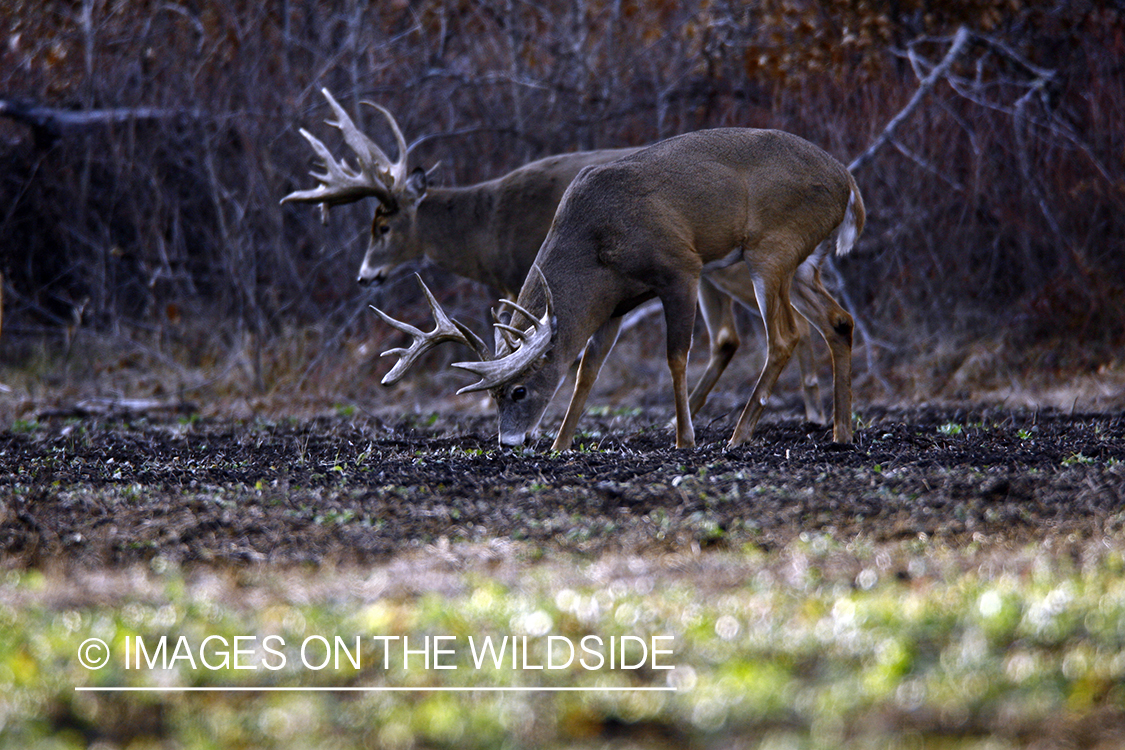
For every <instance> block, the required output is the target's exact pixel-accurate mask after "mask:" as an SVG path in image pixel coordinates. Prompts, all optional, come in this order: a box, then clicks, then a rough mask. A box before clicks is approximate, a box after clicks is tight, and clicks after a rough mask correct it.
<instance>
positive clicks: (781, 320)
mask: <svg viewBox="0 0 1125 750" xmlns="http://www.w3.org/2000/svg"><path fill="white" fill-rule="evenodd" d="M864 218H865V214H864V206H863V199H862V197H861V196H860V193H859V189H858V188H857V186H856V184H855V180H854V179H852V176H851V174H850V173H849V172H848V170H847V168H846V167H844V165H843V164H841V163H840V162H839V161H837V160H836V159H834V158H833V157H832V156H830V155H829V154H828V153H826V152H825V151H823V150H821V149H820V148H818V147H816V146H814V145H813V144H811V143H809V142H808V141H805V140H803V139H801V138H798V137H797V136H794V135H790V134H788V133H783V132H780V131H775V130H751V129H737V128H731V129H719V130H706V131H699V132H696V133H689V134H687V135H682V136H678V137H675V138H671V139H669V140H666V141H662V142H661V143H658V144H656V145H653V146H650V147H648V148H646V149H643V150H641V151H638V152H636V153H635V154H632V155H630V156H626V157H624V158H621V159H619V160H617V161H615V162H612V163H610V164H606V165H602V166H597V167H589V168H587V169H585V170H583V171H582V173H581V174H579V175H578V177H577V178H576V179H575V180H574V182H573V183H572V184H571V186H570V188H569V189H568V190H567V192H566V194H565V195H564V197H563V199H562V202H561V203H560V205H559V208H558V212H557V214H556V216H555V220H554V223H553V224H552V226H551V229H550V231H549V233H548V234H547V237H546V239H545V240H544V242H543V246H542V248H541V249H540V250H539V253H538V255H537V256H536V259H535V263H534V265H533V267H532V272H531V273H530V274H529V275H528V277H527V279H526V281H525V282H524V285H523V287H522V289H521V291H520V294H519V298H518V299H517V301H516V302H508V301H502V303H501V304H502V305H503V304H506V305H508V306H510V307H511V308H512V310H513V311H514V313H513V316H512V319H511V320H510V321H508V322H497V324H496V331H497V334H498V335H497V351H496V354H495V356H492V355H490V354H489V353H488V351H487V350H486V349H485V347H484V345H483V344H482V343H481V341H480V339H479V338H477V337H476V336H473V335H472V334H471V333H470V332H469V331H468V330H467V329H466V328H465V327H464V326H463V325H461V324H460V323H457V322H456V321H453V320H451V319H449V318H448V317H447V316H446V315H445V314H444V313H443V312H442V311H441V309H440V308H439V307H438V305H437V302H436V301H435V300H434V299H433V297H432V295H430V296H429V299H430V304H431V306H432V307H433V309H434V314H435V316H436V317H437V319H438V325H437V327H436V328H435V330H434V331H433V332H431V333H422V332H421V331H419V330H417V329H414V328H412V327H410V326H406V325H405V324H402V323H398V322H397V321H394V320H393V319H391V318H390V317H389V316H387V315H386V314H384V313H382V312H380V313H379V314H380V316H381V317H383V319H384V320H387V321H388V322H390V323H392V324H394V325H396V326H398V327H399V328H401V329H402V330H405V331H408V332H409V333H411V335H412V336H413V337H414V339H415V340H414V343H413V344H412V346H411V347H410V349H408V350H395V352H394V353H398V354H400V355H402V360H401V361H400V364H404V363H406V362H408V361H412V359H413V357H414V353H415V352H416V351H418V350H420V349H421V348H423V347H425V346H426V345H427V342H430V341H435V342H436V341H441V340H459V341H462V342H463V343H466V344H468V345H470V346H472V347H473V348H474V350H475V351H476V352H477V354H478V356H479V357H480V359H481V360H482V361H480V362H459V363H455V364H454V367H458V368H461V369H464V370H467V371H469V372H472V373H474V374H475V375H477V376H478V377H479V378H480V381H479V382H477V383H476V384H474V385H470V386H467V387H466V388H462V389H461V391H460V392H466V391H479V390H489V391H491V393H492V395H493V396H494V398H495V399H496V401H497V404H498V410H499V433H500V442H501V444H502V445H519V444H522V443H524V442H525V441H526V440H527V438H528V436H529V435H531V434H532V433H533V432H534V431H535V430H536V429H537V427H538V424H539V422H540V420H541V419H542V416H543V412H544V410H545V409H546V407H547V404H548V402H549V401H550V400H551V397H552V396H553V394H554V393H555V391H556V389H557V388H558V386H559V384H560V382H561V380H562V377H563V375H564V374H565V372H566V369H567V367H568V366H569V364H570V362H571V361H572V360H573V359H574V357H575V356H576V355H577V354H578V353H579V352H580V351H582V350H583V347H585V352H584V353H583V356H582V361H581V364H580V366H579V371H578V378H577V382H576V383H575V389H574V395H573V396H572V398H571V402H570V407H569V409H568V410H567V413H566V416H565V417H564V419H563V423H562V425H561V426H560V427H559V431H558V433H557V435H556V437H555V441H554V444H553V446H552V447H553V449H554V450H565V449H567V448H568V447H569V446H570V444H571V441H572V439H573V436H574V431H575V428H576V425H577V421H578V417H579V415H580V414H581V412H582V409H583V406H584V404H585V400H586V397H587V395H588V394H589V391H590V388H591V387H592V385H593V383H594V379H595V378H596V377H597V373H598V370H599V369H600V367H601V364H602V362H603V360H604V358H605V355H606V354H607V353H608V351H609V349H610V347H611V346H612V344H613V341H614V340H615V338H616V336H617V332H618V329H619V327H620V323H621V316H622V315H623V314H624V313H626V312H628V311H629V310H630V309H632V308H633V307H635V306H636V305H637V304H639V303H640V302H642V301H644V300H646V299H649V298H651V297H653V296H655V297H657V298H659V299H660V301H661V302H662V304H663V307H664V318H665V323H666V329H667V357H668V366H669V369H670V370H671V374H672V388H673V392H674V397H675V407H676V445H677V447H681V448H685V447H691V446H693V445H694V444H695V433H694V429H693V427H692V421H691V412H690V408H689V399H688V393H687V384H686V380H685V371H686V367H687V359H688V351H689V349H690V347H691V337H692V328H693V325H694V319H695V306H696V301H697V298H698V294H699V285H700V275H701V274H703V273H705V272H709V271H714V269H717V268H720V267H727V266H732V265H734V264H736V263H739V262H740V261H741V265H744V266H745V268H746V274H745V275H744V276H742V277H739V276H734V275H731V276H728V277H726V278H725V279H724V281H725V282H727V283H725V284H724V286H723V290H724V291H725V292H726V293H728V294H731V295H733V296H735V297H737V298H739V299H741V300H742V301H744V302H748V303H749V302H751V301H752V300H756V302H757V306H758V309H759V310H760V312H761V315H762V320H763V321H764V322H765V328H766V334H767V358H766V363H765V366H764V368H763V370H762V373H761V375H760V376H759V378H758V381H757V383H756V385H755V386H754V390H753V393H752V395H751V397H750V401H749V403H747V405H746V408H745V409H744V410H743V412H742V415H741V416H740V418H739V420H738V424H737V425H736V426H735V429H734V434H733V435H732V436H731V438H730V443H729V444H730V445H731V446H734V445H738V444H740V443H742V442H745V441H746V440H747V439H749V437H750V436H751V434H752V432H753V430H754V427H755V425H756V424H757V422H758V420H759V418H760V417H761V415H762V412H763V410H764V408H765V405H766V402H767V400H768V397H769V393H770V390H771V389H772V388H773V386H774V383H775V382H776V381H777V378H778V375H779V374H780V373H781V370H782V368H783V367H784V366H785V364H786V362H787V361H788V359H789V357H790V356H791V354H792V352H793V349H794V346H795V345H796V343H797V340H798V333H797V326H796V321H795V318H794V315H793V306H792V305H793V304H795V305H796V306H797V307H798V309H799V310H800V312H801V313H802V314H803V315H804V316H805V317H806V318H807V319H808V321H809V322H811V323H812V325H813V326H815V327H816V329H817V330H818V331H820V332H821V334H822V335H823V336H824V338H825V340H826V341H827V342H828V346H829V349H830V351H831V355H832V367H833V414H832V421H833V431H832V435H833V439H834V440H835V441H836V442H838V443H849V442H851V439H852V426H851V346H852V328H853V321H852V317H851V315H849V314H848V313H847V311H845V310H844V309H843V308H842V307H840V305H839V304H837V303H836V301H835V300H834V299H832V297H831V296H830V295H829V294H828V292H827V291H826V290H825V289H824V286H823V285H822V284H821V281H820V263H821V262H822V261H823V259H824V257H825V255H826V254H827V253H829V252H830V251H831V250H832V249H833V247H834V248H835V251H836V253H837V254H841V255H842V254H844V253H847V252H848V251H849V250H850V249H851V248H852V246H853V244H854V243H855V241H856V239H857V238H858V236H859V233H860V232H861V231H862V230H863V224H864ZM713 278H722V277H713ZM740 278H741V279H745V280H746V281H747V282H748V283H746V284H744V285H740V284H739V283H738V282H739V281H740ZM791 293H792V296H791ZM791 303H792V304H791ZM532 310H541V311H543V312H542V314H541V315H540V314H537V313H532V312H531V311H532Z"/></svg>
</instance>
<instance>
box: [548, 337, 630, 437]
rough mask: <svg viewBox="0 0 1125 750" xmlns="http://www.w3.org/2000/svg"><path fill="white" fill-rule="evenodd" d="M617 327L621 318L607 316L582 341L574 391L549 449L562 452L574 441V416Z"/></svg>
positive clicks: (612, 341)
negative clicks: (601, 323) (600, 324)
mask: <svg viewBox="0 0 1125 750" xmlns="http://www.w3.org/2000/svg"><path fill="white" fill-rule="evenodd" d="M620 330H621V318H619V317H618V318H610V319H609V320H607V321H606V322H605V323H604V324H603V325H602V327H601V328H599V329H598V330H597V331H595V332H594V335H593V336H591V337H590V340H589V341H588V342H587V343H586V349H585V351H583V352H582V361H581V362H580V363H579V365H578V375H577V377H576V378H575V381H574V393H573V394H572V395H571V397H570V405H569V406H567V408H566V416H565V417H563V421H562V425H561V426H560V427H559V432H558V434H557V435H555V442H554V444H553V445H551V450H554V451H565V450H569V449H570V446H571V444H572V443H573V442H574V432H575V430H576V429H577V427H578V418H579V417H581V416H582V412H583V410H584V409H585V408H586V398H587V397H588V396H589V395H590V390H591V389H592V388H593V387H594V381H595V380H597V378H598V371H599V370H601V368H602V363H603V362H605V358H606V357H607V356H609V353H610V351H611V350H612V349H613V345H614V344H615V343H616V342H617V334H618V332H619V331H620Z"/></svg>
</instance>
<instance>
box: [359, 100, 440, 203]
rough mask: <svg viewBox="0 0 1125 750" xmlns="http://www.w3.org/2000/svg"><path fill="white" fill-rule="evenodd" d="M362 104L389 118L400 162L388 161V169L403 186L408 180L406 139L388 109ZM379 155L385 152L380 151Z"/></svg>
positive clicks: (384, 155)
mask: <svg viewBox="0 0 1125 750" xmlns="http://www.w3.org/2000/svg"><path fill="white" fill-rule="evenodd" d="M360 104H366V105H367V106H369V107H373V108H374V109H377V110H379V111H380V112H381V113H382V114H383V117H386V118H387V122H388V123H389V124H390V126H391V132H392V133H393V134H394V137H395V145H396V146H398V160H397V161H395V162H393V163H392V162H391V160H390V159H387V168H388V169H389V170H390V173H391V176H392V177H393V178H394V184H395V185H399V184H402V183H403V182H404V181H405V180H406V157H407V153H406V152H407V146H406V138H404V137H403V135H402V131H401V130H400V129H399V127H398V123H397V122H395V118H394V115H392V114H391V113H390V111H389V110H388V109H387V108H386V107H384V106H382V105H381V104H376V103H375V102H368V101H363V102H360ZM379 153H383V152H382V151H380V152H379ZM383 158H384V159H386V154H383ZM431 171H432V170H431Z"/></svg>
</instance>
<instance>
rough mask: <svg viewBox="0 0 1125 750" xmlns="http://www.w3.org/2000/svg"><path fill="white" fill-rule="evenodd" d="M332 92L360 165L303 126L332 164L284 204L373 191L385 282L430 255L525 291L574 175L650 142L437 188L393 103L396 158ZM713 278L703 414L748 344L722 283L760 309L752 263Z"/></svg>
mask: <svg viewBox="0 0 1125 750" xmlns="http://www.w3.org/2000/svg"><path fill="white" fill-rule="evenodd" d="M322 92H323V94H324V97H325V99H326V100H327V101H328V104H329V106H330V107H331V109H332V112H333V114H334V116H335V121H332V120H330V121H329V124H330V125H332V126H333V127H335V128H337V129H339V130H340V132H341V134H342V135H343V137H344V141H345V142H346V143H347V145H348V146H349V148H350V149H351V150H352V152H353V153H354V155H355V159H356V162H357V167H352V166H351V165H349V164H348V163H347V162H346V161H345V160H340V161H339V162H337V161H335V160H334V159H333V157H332V154H331V152H330V150H329V149H328V147H327V146H325V145H324V143H323V142H321V141H320V140H319V139H317V138H316V137H315V136H313V135H312V134H310V133H309V132H307V131H306V130H304V129H301V131H300V132H301V134H302V135H303V136H304V137H305V138H306V139H307V140H308V141H309V143H310V144H311V145H312V147H313V150H314V151H315V152H316V154H317V155H318V156H319V157H320V159H321V160H322V161H323V162H324V166H325V171H324V173H323V174H320V173H317V172H313V176H314V177H316V178H317V180H318V181H319V182H320V184H319V185H318V186H317V187H316V188H313V189H310V190H301V191H296V192H293V193H290V194H289V195H287V196H285V198H283V199H282V203H291V202H303V203H317V204H320V205H321V206H322V208H323V209H324V210H327V208H328V207H329V206H335V205H341V204H344V203H351V202H354V201H358V200H361V199H363V198H367V197H374V198H376V199H377V201H378V203H377V206H376V208H375V216H374V219H373V220H372V223H371V235H370V239H369V241H368V247H367V252H366V254H365V257H364V260H363V265H362V266H361V267H360V270H359V277H358V281H359V282H360V283H361V284H368V283H372V282H375V283H382V282H383V281H385V280H386V279H387V277H388V275H389V274H390V272H391V271H392V270H393V269H394V268H395V267H397V266H399V265H401V264H403V263H406V262H409V261H412V260H416V259H419V258H422V257H426V258H428V259H429V260H430V261H431V262H433V263H434V264H435V265H437V266H438V267H440V268H442V269H444V270H446V271H450V272H452V273H455V274H458V275H460V276H464V277H466V278H470V279H473V280H474V281H479V282H481V283H484V284H486V285H488V286H490V287H492V288H494V289H496V290H498V291H499V292H500V293H501V294H502V295H503V296H504V297H506V298H509V299H515V298H516V296H517V295H518V294H519V290H520V287H521V286H522V285H523V283H524V280H525V279H526V278H527V275H528V271H529V270H530V268H531V265H532V263H533V261H534V260H535V255H536V253H537V252H538V251H539V248H540V246H541V245H542V243H543V239H544V238H545V237H546V235H547V230H548V229H549V228H550V226H551V220H552V219H553V218H554V215H555V209H556V208H557V206H558V204H559V201H560V200H561V199H562V196H563V193H564V192H565V191H566V188H567V187H568V186H569V185H570V183H571V182H572V181H573V180H574V177H575V176H576V175H577V174H578V173H579V172H580V171H581V170H582V169H583V168H585V167H587V166H593V165H599V164H605V163H608V162H611V161H615V160H616V159H618V158H621V157H622V156H626V155H629V154H632V153H634V152H636V151H639V150H640V149H639V148H631V149H611V150H601V151H586V152H579V153H572V154H561V155H558V156H550V157H547V158H545V159H540V160H538V161H534V162H531V163H530V164H526V165H524V166H522V167H520V168H519V169H516V170H515V171H513V172H510V173H508V174H507V175H504V176H503V177H500V178H497V179H495V180H490V181H488V182H482V183H479V184H476V185H470V186H468V187H454V188H437V187H429V186H428V184H427V179H426V171H425V170H424V169H422V168H420V167H419V168H415V169H414V170H410V168H409V166H408V162H407V155H408V150H409V149H408V148H407V146H406V139H405V138H404V137H403V134H402V131H401V129H400V128H399V127H398V123H396V122H395V119H394V117H393V116H392V115H391V114H390V113H389V112H388V111H387V110H386V109H384V108H383V107H380V106H379V105H377V104H372V103H370V102H367V104H369V105H370V106H371V107H374V108H375V109H376V110H378V111H379V112H380V113H381V114H382V115H383V116H384V117H385V118H386V119H387V121H388V123H389V125H390V128H391V131H392V133H393V135H394V139H395V144H396V147H397V153H398V158H397V160H394V161H392V160H391V159H390V158H389V157H388V156H387V155H386V153H385V152H384V151H383V150H382V149H381V148H379V146H377V145H376V144H375V143H374V142H373V141H372V140H371V139H370V138H368V137H367V136H366V135H365V134H364V133H362V132H361V131H360V130H359V128H358V127H356V125H355V123H354V122H353V121H352V119H351V117H350V116H349V115H348V113H347V111H346V110H344V108H343V107H341V106H340V104H339V103H338V102H337V101H336V99H335V98H334V97H333V96H332V94H331V93H329V92H328V90H327V89H322ZM711 278H712V281H714V285H712V283H710V282H709V281H708V280H707V277H705V278H704V279H703V280H702V281H701V283H700V295H699V304H700V307H701V309H702V311H703V317H704V322H705V323H706V325H707V330H708V334H709V340H710V357H709V359H708V364H707V368H706V370H705V371H704V373H703V375H702V376H701V377H700V380H699V383H698V384H697V385H696V387H695V388H694V389H693V390H692V394H691V411H692V413H693V414H694V413H696V412H697V411H699V409H701V408H702V407H703V405H704V403H705V402H706V399H707V396H708V394H709V393H710V392H711V390H712V389H713V388H714V386H715V383H716V382H717V381H718V379H719V376H720V375H721V374H722V372H723V370H725V369H726V367H727V365H728V364H729V363H730V361H731V358H732V357H733V356H734V353H735V352H736V351H737V349H738V347H739V343H740V340H739V336H738V330H737V328H736V326H735V318H734V310H733V306H732V295H730V294H729V293H725V292H723V291H719V289H718V288H717V287H722V288H723V289H738V290H742V291H741V292H739V294H735V295H733V296H734V297H736V298H740V299H743V300H744V301H748V305H749V306H750V307H751V309H755V310H756V309H757V305H756V303H755V301H754V299H753V291H752V286H751V284H750V281H749V276H748V275H747V271H746V269H745V268H743V267H742V266H735V267H732V268H729V269H725V270H719V271H716V272H715V273H714V274H712V275H711ZM746 290H751V291H749V292H747V291H746ZM747 294H749V295H750V296H749V297H747V296H746V295H747ZM798 326H799V330H800V333H801V334H802V335H801V338H800V341H799V343H798V350H797V351H798V361H799V364H800V366H801V372H802V377H801V383H802V394H803V397H804V403H805V414H806V417H807V418H808V419H809V420H810V421H813V422H817V423H820V422H823V415H822V413H821V407H820V392H819V386H818V384H817V380H816V375H815V366H814V360H813V355H812V348H811V345H810V340H809V337H808V335H807V333H808V326H807V324H806V323H805V321H804V319H800V320H799V321H798ZM439 340H448V339H432V340H429V341H428V342H427V343H424V344H420V345H419V346H416V347H414V348H413V350H412V358H411V359H410V360H400V362H399V363H398V364H397V365H396V366H395V367H394V368H392V370H391V371H390V372H389V373H388V374H387V375H386V376H385V377H384V378H383V383H384V384H392V383H394V382H396V381H398V380H399V379H400V378H401V377H402V376H403V375H404V374H405V373H406V371H407V369H408V368H409V366H410V365H411V362H412V361H413V358H416V357H417V356H420V355H421V354H422V353H423V352H424V351H426V350H428V349H429V348H431V347H432V346H433V345H435V344H436V343H438V341H439ZM611 344H612V342H611Z"/></svg>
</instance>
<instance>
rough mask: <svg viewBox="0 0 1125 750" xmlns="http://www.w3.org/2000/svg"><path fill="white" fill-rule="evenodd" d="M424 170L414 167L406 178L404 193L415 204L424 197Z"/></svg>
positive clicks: (425, 182) (425, 183)
mask: <svg viewBox="0 0 1125 750" xmlns="http://www.w3.org/2000/svg"><path fill="white" fill-rule="evenodd" d="M426 185H427V180H426V170H424V169H422V168H421V167H415V168H414V171H413V172H411V173H410V176H409V177H407V178H406V192H407V193H408V194H409V195H410V198H411V199H412V200H413V201H414V202H415V203H416V202H418V201H420V200H422V198H423V197H424V196H425V195H426Z"/></svg>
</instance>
